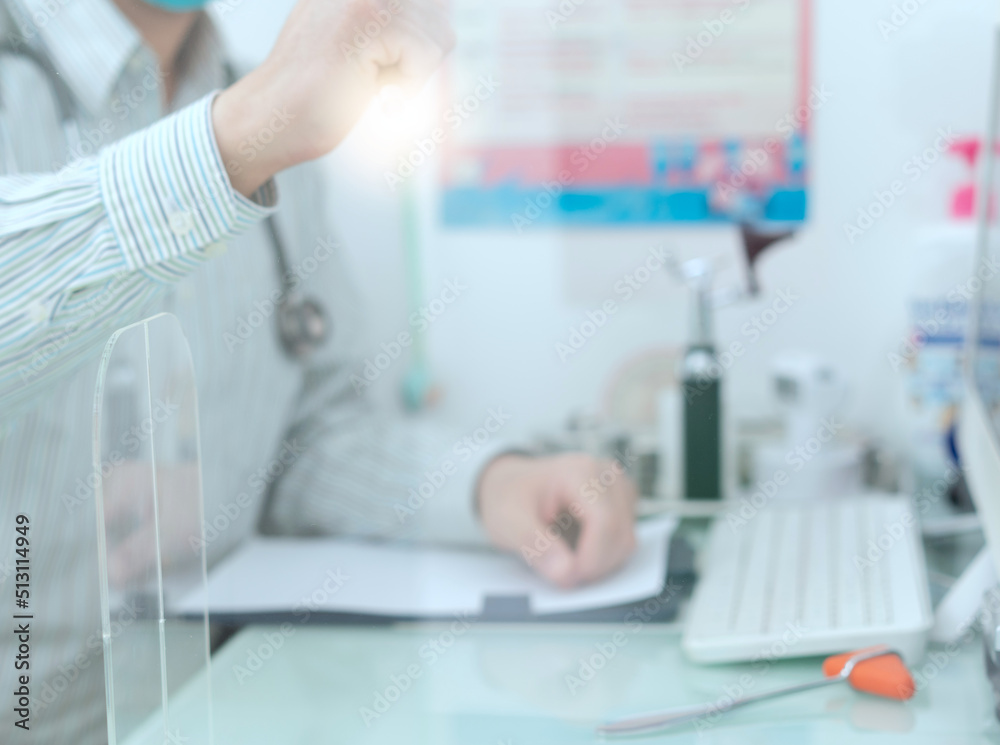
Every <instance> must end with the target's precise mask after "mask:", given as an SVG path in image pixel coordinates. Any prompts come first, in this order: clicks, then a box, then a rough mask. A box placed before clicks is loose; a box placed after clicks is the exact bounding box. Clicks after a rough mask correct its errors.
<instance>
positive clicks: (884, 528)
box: [683, 494, 933, 662]
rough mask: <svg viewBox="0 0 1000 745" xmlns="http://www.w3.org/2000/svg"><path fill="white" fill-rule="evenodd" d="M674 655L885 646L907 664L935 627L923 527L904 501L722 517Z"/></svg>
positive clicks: (767, 655) (753, 655)
mask: <svg viewBox="0 0 1000 745" xmlns="http://www.w3.org/2000/svg"><path fill="white" fill-rule="evenodd" d="M704 560H705V561H704V565H703V567H702V573H701V579H700V580H699V583H698V586H697V587H696V589H695V592H694V597H693V598H692V601H691V608H690V612H689V616H688V620H687V623H686V626H685V631H684V639H683V647H684V650H685V651H686V652H687V654H688V655H689V656H690V657H691V658H692V659H694V660H697V661H702V662H735V661H743V660H761V659H765V660H766V659H774V658H780V657H803V656H808V655H819V654H830V653H833V652H843V651H846V650H852V649H858V648H861V647H865V646H870V645H873V644H889V645H891V646H892V647H894V648H896V649H898V650H899V651H900V652H901V653H902V654H903V656H904V658H906V659H907V661H909V662H916V661H917V660H919V659H920V657H921V655H922V654H923V650H924V645H925V644H926V641H927V635H928V632H929V630H930V628H931V626H932V623H933V617H932V613H931V607H930V598H929V595H928V586H927V577H926V567H925V564H924V556H923V548H922V545H921V542H920V525H919V521H918V519H917V516H916V513H915V511H914V509H913V507H912V504H911V502H910V500H909V499H908V498H906V497H895V496H886V495H874V494H869V495H861V496H858V497H845V498H842V499H836V500H829V501H809V502H805V501H776V502H773V503H770V504H767V505H765V506H764V507H763V508H762V509H760V510H755V509H753V508H752V506H749V505H748V503H747V504H745V505H744V509H743V510H742V512H740V511H739V508H737V507H734V508H731V512H729V513H723V514H722V516H721V517H719V518H718V519H717V520H716V521H715V524H714V525H713V526H712V530H711V532H710V536H709V543H708V546H707V549H706V551H705V553H704Z"/></svg>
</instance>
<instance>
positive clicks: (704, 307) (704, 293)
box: [680, 261, 722, 499]
mask: <svg viewBox="0 0 1000 745" xmlns="http://www.w3.org/2000/svg"><path fill="white" fill-rule="evenodd" d="M686 269H687V272H686V273H687V279H688V287H689V289H690V291H691V295H692V299H693V301H694V306H693V307H692V309H691V341H690V343H689V344H688V349H687V353H686V354H685V355H684V359H683V361H682V362H681V375H680V377H681V390H682V393H683V395H684V404H683V412H684V459H683V460H684V495H685V496H686V497H687V498H689V499H722V398H721V386H722V380H721V372H722V368H721V367H720V366H719V364H718V362H717V360H716V358H715V347H714V345H713V344H712V295H711V291H712V275H711V265H710V264H709V263H708V262H707V261H704V262H701V261H699V262H697V264H695V263H694V262H689V264H688V266H687V267H686Z"/></svg>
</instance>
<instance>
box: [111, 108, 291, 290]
mask: <svg viewBox="0 0 1000 745" xmlns="http://www.w3.org/2000/svg"><path fill="white" fill-rule="evenodd" d="M216 95H217V94H216V93H214V92H213V93H211V94H209V95H207V96H205V97H204V98H202V99H201V100H199V101H197V102H195V103H193V104H191V105H190V106H188V107H186V108H184V109H182V110H180V111H178V112H176V113H175V114H171V115H170V116H168V117H165V118H164V119H162V120H160V121H159V122H157V123H156V124H154V125H153V126H151V127H148V128H146V129H144V130H142V131H140V132H136V133H135V134H133V135H130V136H128V137H126V138H124V139H122V140H120V141H119V142H117V143H115V144H113V145H111V146H109V147H107V148H105V150H104V151H103V152H102V153H101V158H100V178H101V192H102V195H103V198H104V202H105V205H106V207H107V211H108V216H109V219H110V221H111V226H112V228H113V230H114V232H115V235H116V237H117V239H118V244H119V245H120V246H121V250H122V256H123V259H124V261H125V264H126V266H127V267H128V268H129V269H130V270H132V271H136V270H153V271H154V274H155V276H157V277H158V278H162V279H164V280H170V279H176V278H180V277H181V276H183V275H184V274H186V272H187V270H188V269H189V265H190V264H192V263H196V262H199V261H202V260H204V258H205V254H204V249H205V248H206V247H208V246H209V245H211V244H213V243H216V242H218V241H221V240H224V239H226V238H229V237H231V236H233V235H235V234H237V233H239V232H240V231H242V230H245V229H246V228H248V227H249V226H251V225H253V224H255V223H256V222H258V221H259V220H261V219H262V218H264V217H266V216H267V215H269V214H270V213H271V212H273V211H274V207H275V205H276V203H277V189H276V188H275V186H274V182H273V181H268V182H267V183H266V184H264V185H263V186H262V187H261V188H260V189H259V190H258V191H257V192H256V193H255V194H254V196H253V198H252V199H247V198H246V197H244V196H243V195H242V194H240V193H239V192H237V191H235V190H234V189H233V188H232V186H231V185H230V183H229V176H228V175H227V173H226V171H225V168H224V167H223V163H222V157H221V156H220V155H219V150H218V146H217V144H216V141H215V132H214V130H213V129H212V101H213V100H214V99H215V96H216Z"/></svg>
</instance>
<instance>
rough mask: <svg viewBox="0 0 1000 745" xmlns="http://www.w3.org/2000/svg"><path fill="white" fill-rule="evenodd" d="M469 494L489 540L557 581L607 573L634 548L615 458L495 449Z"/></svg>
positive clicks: (628, 502)
mask: <svg viewBox="0 0 1000 745" xmlns="http://www.w3.org/2000/svg"><path fill="white" fill-rule="evenodd" d="M477 499H478V506H479V514H480V517H481V519H482V523H483V527H484V528H485V530H486V533H487V535H489V537H490V540H492V541H493V543H494V544H495V545H496V546H498V547H499V548H502V549H505V550H507V551H510V552H512V553H515V554H517V555H518V556H520V557H521V558H522V559H524V561H525V562H527V564H528V565H529V566H530V567H531V568H533V569H534V570H535V571H536V572H538V573H539V574H540V575H542V576H543V577H545V578H546V579H548V580H549V581H550V582H552V583H554V584H556V585H559V586H560V587H572V586H574V585H580V584H584V583H586V582H592V581H594V580H597V579H600V578H602V577H604V576H606V575H608V574H610V573H611V572H613V571H615V570H616V569H618V568H619V567H621V566H622V565H623V564H624V563H625V561H626V560H627V559H628V558H629V556H630V555H631V554H632V550H633V549H634V548H635V534H634V531H633V525H634V522H635V501H636V488H635V486H634V485H633V484H632V482H631V480H630V479H629V478H628V477H627V476H626V475H625V472H624V469H623V468H622V466H621V464H620V463H618V462H617V461H604V460H597V459H595V458H591V457H590V456H588V455H583V454H579V453H569V454H564V455H556V456H547V457H537V458H535V457H527V456H522V455H503V456H500V457H499V458H497V459H496V460H494V461H493V462H491V463H490V464H489V465H488V466H487V467H486V468H485V469H484V471H483V475H482V477H481V478H480V481H479V493H478V495H477Z"/></svg>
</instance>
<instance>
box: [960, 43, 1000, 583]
mask: <svg viewBox="0 0 1000 745" xmlns="http://www.w3.org/2000/svg"><path fill="white" fill-rule="evenodd" d="M993 49H994V61H993V71H992V75H991V78H990V80H991V90H990V104H989V117H988V119H989V121H988V124H987V128H986V135H985V138H984V143H988V145H986V146H984V148H983V150H984V155H985V158H984V168H983V170H982V178H981V180H980V188H979V193H978V196H979V199H978V207H977V210H978V225H977V231H976V241H977V248H976V260H975V264H974V266H973V269H972V272H971V273H970V275H969V277H968V280H967V282H966V286H965V287H964V288H957V289H958V291H959V292H960V293H961V294H964V295H966V296H967V297H969V325H968V331H967V339H966V358H965V371H964V378H965V401H964V405H963V410H962V417H961V424H960V428H959V439H958V444H959V454H960V458H961V464H962V470H963V472H964V474H965V479H966V481H967V483H968V486H969V489H970V491H971V493H972V498H973V501H974V502H975V504H976V509H977V510H978V512H979V515H980V520H981V522H982V526H983V531H984V533H985V535H986V540H987V544H988V548H989V552H990V555H991V556H992V559H993V567H994V569H995V570H996V573H997V576H1000V225H998V210H1000V163H998V161H997V157H996V155H997V154H996V152H995V151H996V146H997V143H1000V132H998V124H1000V27H998V28H997V29H996V30H995V31H994V45H993Z"/></svg>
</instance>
